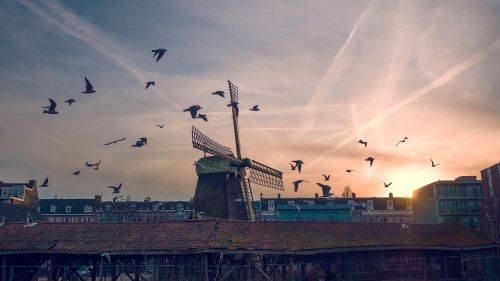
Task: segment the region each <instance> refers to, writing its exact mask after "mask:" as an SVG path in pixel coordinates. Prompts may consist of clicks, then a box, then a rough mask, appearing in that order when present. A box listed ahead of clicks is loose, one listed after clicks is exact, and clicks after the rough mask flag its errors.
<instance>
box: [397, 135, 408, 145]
mask: <svg viewBox="0 0 500 281" xmlns="http://www.w3.org/2000/svg"><path fill="white" fill-rule="evenodd" d="M407 139H408V138H407V137H404V138H403V139H402V140H400V141H398V143H396V146H398V145H399V144H400V143H402V142H406V140H407Z"/></svg>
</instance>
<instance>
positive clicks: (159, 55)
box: [151, 49, 167, 62]
mask: <svg viewBox="0 0 500 281" xmlns="http://www.w3.org/2000/svg"><path fill="white" fill-rule="evenodd" d="M166 51H167V49H156V50H151V52H153V53H154V54H153V58H154V57H155V56H157V57H156V62H158V61H159V60H160V59H161V58H162V57H163V55H164V54H165V52H166Z"/></svg>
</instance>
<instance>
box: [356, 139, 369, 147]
mask: <svg viewBox="0 0 500 281" xmlns="http://www.w3.org/2000/svg"><path fill="white" fill-rule="evenodd" d="M358 143H360V144H363V145H364V146H365V147H366V146H367V145H368V142H367V141H364V140H358Z"/></svg>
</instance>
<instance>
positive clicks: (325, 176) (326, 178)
mask: <svg viewBox="0 0 500 281" xmlns="http://www.w3.org/2000/svg"><path fill="white" fill-rule="evenodd" d="M321 175H322V176H323V177H324V178H325V181H329V180H330V175H328V176H327V175H325V174H321Z"/></svg>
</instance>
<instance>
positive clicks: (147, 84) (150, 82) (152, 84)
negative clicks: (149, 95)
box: [146, 81, 155, 90]
mask: <svg viewBox="0 0 500 281" xmlns="http://www.w3.org/2000/svg"><path fill="white" fill-rule="evenodd" d="M154 85H155V81H148V82H146V90H147V89H148V88H149V86H154Z"/></svg>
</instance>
